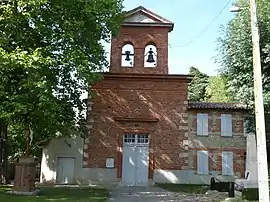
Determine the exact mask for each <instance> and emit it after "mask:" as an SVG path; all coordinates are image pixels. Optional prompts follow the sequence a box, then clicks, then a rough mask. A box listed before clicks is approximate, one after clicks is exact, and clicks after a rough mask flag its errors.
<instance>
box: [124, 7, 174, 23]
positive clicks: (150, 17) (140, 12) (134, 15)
mask: <svg viewBox="0 0 270 202" xmlns="http://www.w3.org/2000/svg"><path fill="white" fill-rule="evenodd" d="M125 22H127V23H157V24H159V23H162V24H173V23H172V22H171V21H169V20H167V19H165V18H163V17H161V16H159V15H158V14H156V13H153V12H152V11H150V10H148V9H146V8H144V7H142V6H139V7H137V8H135V9H132V10H130V11H128V12H127V13H126V18H125Z"/></svg>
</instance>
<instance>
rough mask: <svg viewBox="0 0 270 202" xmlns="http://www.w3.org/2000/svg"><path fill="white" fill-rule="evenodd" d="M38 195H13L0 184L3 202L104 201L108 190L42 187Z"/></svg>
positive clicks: (0, 195)
mask: <svg viewBox="0 0 270 202" xmlns="http://www.w3.org/2000/svg"><path fill="white" fill-rule="evenodd" d="M40 189H41V192H40V194H39V195H38V196H15V195H9V194H6V193H5V192H6V191H8V190H11V187H8V186H0V201H1V202H2V201H3V202H4V201H6V202H45V201H46V202H49V201H53V202H60V201H61V202H105V201H107V197H108V191H107V190H106V189H103V188H95V187H80V188H79V187H49V188H48V187H46V188H45V187H44V188H40Z"/></svg>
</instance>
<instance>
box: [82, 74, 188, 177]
mask: <svg viewBox="0 0 270 202" xmlns="http://www.w3.org/2000/svg"><path fill="white" fill-rule="evenodd" d="M187 85H188V84H187V79H185V78H182V79H178V80H177V79H174V80H171V79H167V80H164V79H151V78H150V77H149V78H148V79H138V78H137V79H136V78H133V79H132V78H130V79H129V80H125V79H121V80H118V79H116V78H114V79H113V78H106V77H105V79H104V80H103V81H102V82H100V83H98V84H96V86H95V87H94V88H93V89H94V92H95V95H93V96H92V99H91V100H92V102H93V105H92V106H91V114H89V117H91V118H92V119H93V120H94V122H93V123H90V121H89V125H90V124H91V125H92V129H90V134H89V138H88V139H87V147H86V148H87V149H86V150H85V151H86V152H87V153H88V155H86V156H87V157H86V158H85V159H84V160H85V162H86V163H85V167H99V168H105V161H106V158H108V157H113V158H115V167H116V168H117V170H118V177H121V166H122V141H123V140H122V137H123V134H124V133H125V132H137V133H148V134H149V138H150V160H149V171H150V173H149V177H150V178H151V177H152V175H153V169H154V168H162V169H177V170H179V169H180V170H181V169H182V167H184V166H187V163H188V162H187V161H186V160H187V157H186V158H181V159H180V158H179V153H183V152H187V151H186V150H185V149H184V148H183V140H187V138H188V137H187V136H186V135H185V134H186V133H187V132H188V124H187V119H188V114H187V101H186V100H187ZM120 118H121V119H120ZM131 118H132V119H131ZM89 119H90V118H89Z"/></svg>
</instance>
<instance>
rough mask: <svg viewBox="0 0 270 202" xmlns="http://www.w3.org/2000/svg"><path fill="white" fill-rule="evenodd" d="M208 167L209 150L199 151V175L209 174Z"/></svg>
mask: <svg viewBox="0 0 270 202" xmlns="http://www.w3.org/2000/svg"><path fill="white" fill-rule="evenodd" d="M208 167H209V165H208V151H197V173H198V174H199V175H208V174H209V168H208Z"/></svg>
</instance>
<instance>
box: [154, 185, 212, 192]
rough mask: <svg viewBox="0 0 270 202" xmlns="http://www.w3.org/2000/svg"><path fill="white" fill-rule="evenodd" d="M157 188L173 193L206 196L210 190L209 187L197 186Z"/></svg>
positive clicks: (163, 186)
mask: <svg viewBox="0 0 270 202" xmlns="http://www.w3.org/2000/svg"><path fill="white" fill-rule="evenodd" d="M155 186H157V187H160V188H162V189H165V190H168V191H172V192H183V193H194V194H205V192H206V191H208V190H209V185H197V184H166V183H165V184H156V185H155Z"/></svg>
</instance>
